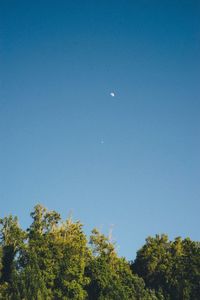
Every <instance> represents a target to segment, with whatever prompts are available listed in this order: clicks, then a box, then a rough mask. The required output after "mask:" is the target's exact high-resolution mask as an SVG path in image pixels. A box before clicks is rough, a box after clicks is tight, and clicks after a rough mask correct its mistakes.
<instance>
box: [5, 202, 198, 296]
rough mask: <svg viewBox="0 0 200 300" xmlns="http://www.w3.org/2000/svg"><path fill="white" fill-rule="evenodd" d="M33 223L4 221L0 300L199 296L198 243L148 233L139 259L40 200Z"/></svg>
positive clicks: (12, 220) (11, 217)
mask: <svg viewBox="0 0 200 300" xmlns="http://www.w3.org/2000/svg"><path fill="white" fill-rule="evenodd" d="M31 217H32V224H31V225H30V226H29V228H28V229H27V230H23V229H22V228H20V226H19V223H18V219H17V217H14V216H12V215H10V216H8V217H5V218H1V219H0V299H3V300H4V299H5V300H51V299H52V300H61V299H62V300H68V299H73V300H165V299H166V300H199V299H200V242H198V241H192V240H191V239H189V238H186V239H181V238H180V237H177V238H175V239H174V240H173V241H170V240H169V239H168V237H167V235H165V234H163V235H156V236H155V237H148V238H147V239H146V243H145V244H144V246H143V247H142V248H141V249H139V250H138V252H137V255H136V258H135V260H134V261H127V260H126V259H125V258H123V257H119V256H118V255H117V252H116V250H115V245H114V244H113V243H112V242H111V241H110V239H109V238H108V237H106V236H105V235H103V234H102V233H101V232H100V231H98V230H97V229H93V230H92V232H91V236H90V238H89V241H88V239H87V237H86V234H85V233H84V231H83V226H82V224H81V223H80V222H73V221H72V220H71V219H70V218H69V219H67V220H66V221H62V220H61V217H60V215H59V214H58V213H57V212H56V211H48V210H47V209H46V208H44V207H43V206H42V205H36V206H35V207H34V210H33V211H32V213H31Z"/></svg>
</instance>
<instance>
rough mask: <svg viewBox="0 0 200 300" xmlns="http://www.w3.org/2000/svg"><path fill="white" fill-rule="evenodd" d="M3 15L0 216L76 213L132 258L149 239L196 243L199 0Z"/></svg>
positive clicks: (43, 6) (33, 6)
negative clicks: (39, 208) (37, 209)
mask: <svg viewBox="0 0 200 300" xmlns="http://www.w3.org/2000/svg"><path fill="white" fill-rule="evenodd" d="M0 11H1V16H0V65H1V67H0V77H1V94H0V201H1V206H0V207H1V211H0V213H1V216H4V215H7V214H9V213H12V214H16V215H18V216H19V219H20V223H21V225H22V226H23V227H26V226H28V224H29V223H30V218H29V213H30V211H31V210H32V208H33V206H34V205H35V204H36V203H38V202H39V203H42V204H44V205H45V206H47V207H48V208H49V209H55V210H57V211H58V212H60V213H61V214H62V216H63V218H65V217H67V215H68V214H69V213H70V211H72V212H73V216H74V219H80V220H81V221H82V222H83V223H84V224H85V230H86V232H87V233H88V232H89V231H90V230H91V229H92V228H93V227H95V226H97V227H98V228H100V229H102V231H103V232H105V233H107V232H108V230H109V228H110V227H111V226H113V227H114V228H113V238H114V239H115V240H116V241H117V245H118V246H119V253H120V255H123V256H126V257H127V258H129V259H131V258H133V257H134V256H135V252H136V250H137V249H139V247H140V246H141V245H142V244H143V243H144V240H145V238H146V237H147V236H148V235H154V234H156V233H167V234H168V235H169V237H170V238H171V239H172V238H174V237H175V236H182V237H186V236H190V237H191V238H192V239H194V240H198V239H199V238H200V236H199V228H200V218H199V211H200V97H199V94H200V84H199V81H200V80H199V79H200V2H199V1H198V0H196V1H195V0H187V1H186V0H181V1H180V0H171V1H170V0H168V1H164V0H163V1H160V0H151V1H150V0H138V1H128V0H124V1H123V0H120V1H117V0H115V1H114V0H113V1H109V0H107V1H87V0H86V1H81V0H80V1H76V0H71V1H66V0H65V1H64V0H63V1H61V0H54V1H52V0H48V1H47V0H46V1H45V0H43V1H36V0H34V1H27V0H26V1H23V0H20V1H17V0H15V1H12V0H10V1H7V0H1V1H0ZM112 91H115V92H116V97H111V96H110V95H109V93H110V92H112ZM102 141H104V143H102ZM112 224H113V225H112Z"/></svg>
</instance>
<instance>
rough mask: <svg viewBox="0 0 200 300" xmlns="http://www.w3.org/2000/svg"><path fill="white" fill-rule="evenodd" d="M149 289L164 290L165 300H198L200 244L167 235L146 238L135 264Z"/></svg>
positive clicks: (137, 271) (135, 269)
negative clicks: (171, 239)
mask: <svg viewBox="0 0 200 300" xmlns="http://www.w3.org/2000/svg"><path fill="white" fill-rule="evenodd" d="M132 269H133V271H134V272H135V273H137V274H138V275H139V276H141V277H142V278H143V279H144V281H145V283H146V285H147V286H148V287H149V288H153V289H155V290H157V291H158V290H162V292H163V294H164V296H165V299H171V300H190V299H192V300H198V299H199V295H200V243H199V242H193V241H191V240H190V239H184V240H182V239H181V238H176V239H175V240H174V241H173V242H171V241H169V240H168V237H167V236H166V235H161V236H159V235H156V237H155V238H152V237H149V238H147V239H146V244H145V245H144V246H143V247H142V248H141V249H140V250H139V251H138V252H137V257H136V260H135V262H134V263H133V264H132Z"/></svg>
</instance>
